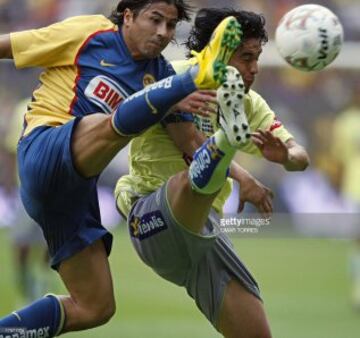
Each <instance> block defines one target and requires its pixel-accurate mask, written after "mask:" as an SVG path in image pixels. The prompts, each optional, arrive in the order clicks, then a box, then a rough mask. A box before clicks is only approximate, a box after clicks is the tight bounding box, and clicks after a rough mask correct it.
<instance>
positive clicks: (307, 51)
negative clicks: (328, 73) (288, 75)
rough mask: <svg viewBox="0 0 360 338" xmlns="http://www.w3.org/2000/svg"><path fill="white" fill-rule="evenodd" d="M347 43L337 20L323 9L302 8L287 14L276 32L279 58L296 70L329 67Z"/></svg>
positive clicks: (316, 6) (313, 6)
mask: <svg viewBox="0 0 360 338" xmlns="http://www.w3.org/2000/svg"><path fill="white" fill-rule="evenodd" d="M343 39H344V33H343V27H342V25H341V23H340V21H339V19H338V17H337V16H336V15H335V14H334V13H333V12H331V11H330V10H329V9H328V8H326V7H323V6H320V5H302V6H299V7H296V8H294V9H292V10H291V11H289V12H288V13H286V14H285V15H284V16H283V17H282V19H281V20H280V23H279V25H278V27H277V29H276V33H275V43H276V47H277V49H278V51H279V53H280V55H281V56H282V57H283V58H284V59H285V60H286V62H287V63H289V64H290V65H291V66H293V67H295V68H296V69H299V70H302V71H306V72H310V71H318V70H321V69H323V68H324V67H326V66H327V65H329V64H330V63H331V62H332V61H333V60H334V59H335V58H336V57H337V56H338V54H339V53H340V50H341V46H342V43H343Z"/></svg>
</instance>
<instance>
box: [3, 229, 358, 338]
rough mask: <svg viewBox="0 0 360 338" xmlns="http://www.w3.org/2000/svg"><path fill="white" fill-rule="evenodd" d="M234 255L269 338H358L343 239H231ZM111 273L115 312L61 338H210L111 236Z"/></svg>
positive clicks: (173, 293) (174, 290) (173, 292)
mask: <svg viewBox="0 0 360 338" xmlns="http://www.w3.org/2000/svg"><path fill="white" fill-rule="evenodd" d="M234 243H235V247H236V249H237V251H238V252H239V254H240V255H241V257H242V259H243V261H244V262H246V264H247V266H248V267H249V268H250V270H251V271H252V272H253V274H254V275H255V277H256V278H257V280H258V282H259V284H260V286H261V290H262V296H263V298H264V300H265V306H266V310H267V313H268V316H269V320H270V323H271V327H272V332H273V337H274V338H357V337H359V335H360V333H359V332H360V314H359V313H354V312H353V311H352V309H351V306H350V303H349V293H350V291H349V285H348V284H349V281H348V276H347V255H348V249H349V242H346V241H335V240H318V239H317V240H314V239H238V238H234ZM111 264H112V271H113V275H114V284H115V289H116V290H115V291H116V298H117V306H118V311H117V314H116V315H115V317H114V318H113V319H112V321H111V322H110V323H109V324H107V325H105V326H103V327H101V328H98V329H94V330H90V331H86V332H83V333H73V334H69V335H67V337H72V338H77V337H79V338H80V337H89V338H92V337H94V338H117V337H124V338H148V337H151V338H169V337H171V338H184V337H191V338H205V337H206V338H216V337H220V335H219V334H218V333H216V331H215V330H214V329H213V328H212V327H211V326H210V325H209V324H208V322H207V321H206V319H205V318H204V317H203V316H202V315H201V314H200V313H199V311H198V310H197V308H196V306H195V305H194V303H193V301H192V300H191V299H190V298H189V297H188V296H187V295H186V293H185V291H184V290H182V289H181V288H178V287H176V286H174V285H171V284H170V283H168V282H166V281H163V280H162V279H161V278H159V277H158V276H156V275H155V274H154V273H153V272H152V271H151V270H150V269H149V268H147V267H146V266H144V265H143V264H142V263H141V262H140V260H139V259H138V258H137V256H136V255H135V253H134V250H133V249H132V247H131V244H130V241H129V239H128V237H127V234H126V233H125V232H124V231H117V232H116V234H115V242H114V248H113V253H112V255H111ZM11 267H12V259H11V256H10V247H9V241H8V239H7V237H6V233H5V231H4V230H2V231H0V276H1V277H0V290H1V291H0V314H1V315H3V314H5V313H7V312H9V311H11V310H13V307H14V306H15V301H14V300H15V299H16V298H17V297H16V295H17V292H16V289H15V287H14V280H13V278H14V273H13V271H12V268H11Z"/></svg>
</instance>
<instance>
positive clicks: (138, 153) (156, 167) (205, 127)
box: [115, 60, 292, 216]
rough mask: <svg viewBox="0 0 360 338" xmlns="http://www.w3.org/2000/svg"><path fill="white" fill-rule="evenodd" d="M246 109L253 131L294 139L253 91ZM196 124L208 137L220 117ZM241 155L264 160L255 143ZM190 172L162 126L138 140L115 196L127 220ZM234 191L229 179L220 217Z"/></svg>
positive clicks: (181, 67)
mask: <svg viewBox="0 0 360 338" xmlns="http://www.w3.org/2000/svg"><path fill="white" fill-rule="evenodd" d="M171 64H172V66H173V68H174V69H175V71H176V72H177V73H178V74H179V73H183V72H185V71H187V70H188V68H189V67H190V64H189V62H188V61H187V60H184V61H175V62H172V63H171ZM244 108H245V113H246V115H247V118H248V122H249V124H250V129H251V131H255V130H256V129H265V130H272V132H273V133H274V135H275V136H277V137H279V138H280V139H281V140H282V141H283V142H286V141H288V140H289V139H291V138H292V135H291V134H290V133H289V132H288V131H287V130H286V129H285V128H284V126H283V125H282V123H281V122H280V121H278V120H277V119H276V116H275V114H274V112H273V111H272V110H271V109H270V107H269V106H268V104H267V103H266V101H265V100H264V99H263V98H262V97H261V96H260V95H259V94H257V93H256V92H254V91H252V90H250V91H249V93H248V94H247V95H246V96H245V100H244ZM194 123H195V125H196V127H197V128H198V129H199V130H200V131H201V132H203V133H204V134H205V135H206V136H207V137H209V136H210V135H212V134H213V133H214V132H215V131H216V130H217V129H218V127H219V126H218V125H217V121H216V116H213V117H211V118H205V117H201V116H195V117H194ZM240 151H243V152H245V153H248V154H253V155H256V156H261V153H260V151H259V149H258V148H257V147H256V145H255V144H254V143H253V142H251V141H250V142H248V143H247V144H245V145H242V147H241V149H240ZM187 168H188V164H187V161H186V159H185V156H184V154H183V153H182V152H181V151H180V150H179V149H178V148H177V147H176V145H175V144H174V142H173V141H172V139H171V138H170V137H169V135H168V133H167V132H166V130H165V128H164V126H163V125H162V124H161V123H158V124H156V125H154V126H153V127H151V128H150V129H148V130H147V131H146V132H145V133H144V134H142V135H140V136H138V137H136V138H134V139H133V140H132V141H131V142H130V148H129V174H128V175H125V176H123V177H121V178H120V179H119V180H118V182H117V185H116V188H115V196H116V198H117V202H118V206H119V207H120V209H121V212H122V213H123V214H124V215H126V216H127V215H128V213H129V211H130V209H131V205H132V203H133V202H134V201H135V200H136V199H137V198H138V197H141V196H144V195H147V194H150V193H152V192H153V191H155V190H156V189H158V188H159V187H161V186H162V185H163V184H164V183H165V182H166V181H167V180H168V179H169V178H170V177H171V176H173V175H175V174H176V173H178V172H180V171H183V170H185V169H187ZM231 189H232V180H231V179H228V180H227V182H226V184H225V185H224V187H223V188H222V190H221V191H220V192H219V194H218V195H217V197H216V199H215V200H214V203H213V208H214V209H215V210H216V211H217V212H218V213H222V209H223V206H224V203H225V201H226V199H227V198H228V197H229V195H230V193H231Z"/></svg>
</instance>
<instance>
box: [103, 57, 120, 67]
mask: <svg viewBox="0 0 360 338" xmlns="http://www.w3.org/2000/svg"><path fill="white" fill-rule="evenodd" d="M100 66H102V67H116V65H114V64H113V63H107V62H106V61H105V60H104V59H102V60H101V61H100Z"/></svg>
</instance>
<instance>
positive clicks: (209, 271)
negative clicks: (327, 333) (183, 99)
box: [115, 9, 309, 338]
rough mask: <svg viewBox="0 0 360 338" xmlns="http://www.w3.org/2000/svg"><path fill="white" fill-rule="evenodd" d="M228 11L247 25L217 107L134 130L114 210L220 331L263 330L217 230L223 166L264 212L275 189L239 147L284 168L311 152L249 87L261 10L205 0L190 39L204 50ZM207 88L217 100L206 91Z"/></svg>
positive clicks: (145, 253)
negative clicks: (253, 170)
mask: <svg viewBox="0 0 360 338" xmlns="http://www.w3.org/2000/svg"><path fill="white" fill-rule="evenodd" d="M227 16H234V17H235V18H236V19H237V20H238V22H239V23H240V24H241V28H242V32H243V35H242V43H241V45H240V46H239V47H238V49H237V50H236V51H235V53H234V55H233V56H232V58H231V59H230V61H229V65H231V66H233V67H228V68H229V71H228V77H227V81H226V82H225V83H224V84H223V85H222V86H221V87H220V88H219V89H218V90H217V92H216V99H217V101H218V103H219V113H218V116H217V117H216V116H215V117H214V118H202V117H201V118H200V117H199V118H198V117H196V119H194V117H193V116H192V114H185V113H184V114H177V115H170V116H167V117H166V118H165V119H164V120H163V122H162V123H161V124H157V125H155V126H153V127H152V128H150V129H149V130H148V131H147V132H146V133H144V134H143V135H141V136H140V137H137V138H135V139H133V140H132V141H131V144H130V173H129V175H126V176H124V177H122V178H121V179H120V180H119V181H118V184H117V187H116V190H115V195H116V198H117V205H118V208H119V210H120V211H121V212H122V213H123V214H124V215H125V216H127V217H128V226H129V232H130V236H131V239H132V242H133V245H134V247H135V250H136V251H137V253H138V254H139V256H140V257H141V259H142V260H143V261H144V263H145V264H147V265H149V266H150V267H151V268H152V269H153V270H154V271H155V272H156V273H158V274H159V275H160V276H162V277H163V278H165V279H167V280H168V281H170V282H172V283H175V284H177V285H179V286H183V287H185V288H186V290H187V293H188V294H189V295H190V296H191V297H192V298H193V299H194V300H195V302H196V305H197V306H198V308H199V309H200V311H201V312H202V313H203V314H204V315H205V316H206V317H207V319H208V320H209V321H210V322H211V323H212V324H213V326H214V327H215V328H216V329H217V330H218V331H219V332H221V333H222V334H223V335H224V336H225V337H227V338H235V337H236V338H251V337H261V338H269V337H271V333H270V329H269V325H268V323H267V319H266V316H265V312H264V309H263V305H262V302H261V300H260V294H259V289H258V285H257V283H256V281H255V280H254V278H253V277H252V276H251V274H250V272H249V271H248V270H247V269H246V267H245V266H244V265H243V263H242V262H241V260H240V259H239V257H238V256H237V254H236V253H235V251H234V250H233V248H232V244H231V242H230V240H229V238H228V237H227V236H226V235H225V234H224V233H222V232H221V231H220V230H219V213H221V211H222V207H223V204H224V202H225V200H226V198H227V196H228V195H229V193H230V191H231V187H230V186H229V183H228V182H227V179H226V177H227V176H228V174H229V176H230V177H232V178H234V179H236V180H237V181H239V183H240V191H241V199H242V201H249V202H252V203H253V204H255V206H256V207H257V208H258V209H259V211H260V212H262V213H265V214H268V213H271V211H272V199H271V198H272V196H271V192H270V191H269V189H267V188H266V187H264V186H263V185H262V184H261V183H259V182H258V181H256V180H255V179H254V178H252V177H251V176H250V174H248V173H247V172H246V171H244V170H243V169H242V168H241V167H240V166H239V165H237V164H235V163H232V158H233V156H234V154H235V152H236V151H237V150H242V151H245V152H247V153H250V154H254V155H260V156H263V157H264V158H266V159H268V160H270V161H273V162H276V163H279V164H281V165H283V166H284V167H285V168H286V169H287V170H304V169H305V168H306V167H307V165H308V161H309V160H308V155H307V153H306V151H305V150H304V149H303V148H302V147H301V146H300V145H298V144H297V143H296V142H295V140H294V138H293V136H292V135H291V134H290V133H289V132H288V131H287V130H286V129H285V128H284V126H283V125H282V124H281V122H280V121H278V120H277V119H276V117H275V114H274V113H273V112H272V110H271V109H270V108H269V106H268V105H267V104H266V102H265V100H264V99H263V98H262V97H261V96H260V95H259V94H257V93H255V92H254V91H252V90H250V87H251V85H252V84H253V82H254V80H255V77H256V75H257V73H258V59H259V56H260V54H261V52H262V46H263V45H264V43H265V42H266V41H267V33H266V31H265V28H264V25H265V20H264V18H263V17H262V16H261V15H257V14H255V13H251V12H246V11H235V10H229V9H203V10H201V11H200V12H199V13H198V15H197V17H196V20H195V25H194V28H193V30H192V32H191V33H190V37H189V40H188V47H189V49H192V50H194V51H200V50H201V49H202V48H203V46H205V45H206V44H207V43H208V41H209V39H210V38H211V35H212V34H213V31H214V29H215V27H216V25H217V24H218V23H219V22H221V20H223V19H224V18H225V17H227ZM191 63H192V59H190V60H188V61H181V62H175V63H173V66H174V68H175V70H177V71H178V72H179V73H181V72H184V71H186V70H187V69H188V68H189V67H190V65H191ZM234 67H235V68H234ZM237 71H239V72H240V74H241V76H242V79H241V77H240V76H239V73H238V72H237ZM196 95H197V94H196V93H195V94H192V96H194V97H196ZM204 97H206V98H207V99H208V100H210V101H214V98H213V96H212V95H211V92H207V93H206V95H204V96H203V98H204ZM197 100H198V102H199V101H200V97H197ZM197 100H194V101H192V103H195V104H194V105H189V106H188V109H189V110H190V111H191V110H193V111H196V110H197V107H196V101H197ZM217 118H218V120H219V123H217ZM246 120H247V121H246ZM247 122H248V123H249V124H247ZM249 126H250V128H249ZM250 132H252V140H251V141H250V140H249V139H248V136H249V133H250ZM190 163H191V164H190ZM188 164H190V167H189V168H188Z"/></svg>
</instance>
